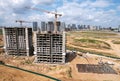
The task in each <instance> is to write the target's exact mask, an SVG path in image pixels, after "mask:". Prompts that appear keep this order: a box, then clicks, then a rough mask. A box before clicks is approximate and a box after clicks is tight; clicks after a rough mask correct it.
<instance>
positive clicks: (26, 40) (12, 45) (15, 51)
mask: <svg viewBox="0 0 120 81" xmlns="http://www.w3.org/2000/svg"><path fill="white" fill-rule="evenodd" d="M3 37H4V49H5V52H6V54H7V55H18V56H30V55H32V52H33V46H32V28H17V27H14V28H13V27H5V28H3Z"/></svg>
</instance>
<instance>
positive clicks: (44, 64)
mask: <svg viewBox="0 0 120 81" xmlns="http://www.w3.org/2000/svg"><path fill="white" fill-rule="evenodd" d="M26 8H28V9H32V10H38V11H39V10H40V11H43V12H46V13H50V14H53V15H54V16H55V21H48V22H44V21H41V22H40V24H41V25H40V26H38V22H32V23H33V27H32V28H31V27H25V26H23V23H31V22H29V21H24V20H16V22H19V23H20V27H3V28H2V34H1V35H0V44H1V48H0V74H1V76H0V81H21V80H23V81H28V80H29V81H51V80H56V81H120V55H119V48H120V45H119V41H117V44H116V42H115V40H120V34H119V33H114V32H109V31H107V32H106V31H68V32H65V31H64V29H65V23H64V22H60V21H58V17H60V16H62V14H58V13H57V12H49V11H47V10H43V9H37V8H31V7H26ZM3 43H4V44H3ZM18 72H19V73H18Z"/></svg>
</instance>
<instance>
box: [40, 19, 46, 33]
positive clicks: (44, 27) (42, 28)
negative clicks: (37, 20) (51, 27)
mask: <svg viewBox="0 0 120 81" xmlns="http://www.w3.org/2000/svg"><path fill="white" fill-rule="evenodd" d="M41 31H47V27H46V23H45V22H44V21H42V22H41Z"/></svg>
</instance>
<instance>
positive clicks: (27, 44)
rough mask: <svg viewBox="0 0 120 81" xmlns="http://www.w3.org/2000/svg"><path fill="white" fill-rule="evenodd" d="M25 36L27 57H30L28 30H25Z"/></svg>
mask: <svg viewBox="0 0 120 81" xmlns="http://www.w3.org/2000/svg"><path fill="white" fill-rule="evenodd" d="M25 36H26V51H27V56H29V41H28V40H29V39H28V28H25Z"/></svg>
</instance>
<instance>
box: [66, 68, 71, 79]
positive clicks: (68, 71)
mask: <svg viewBox="0 0 120 81" xmlns="http://www.w3.org/2000/svg"><path fill="white" fill-rule="evenodd" d="M71 73H72V70H71V67H70V68H69V69H68V70H67V71H66V74H67V76H68V77H70V78H72V75H71Z"/></svg>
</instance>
